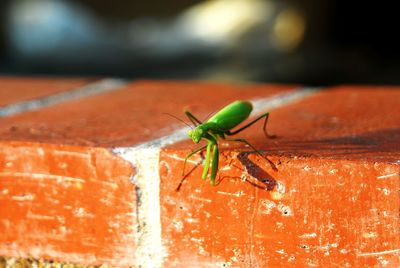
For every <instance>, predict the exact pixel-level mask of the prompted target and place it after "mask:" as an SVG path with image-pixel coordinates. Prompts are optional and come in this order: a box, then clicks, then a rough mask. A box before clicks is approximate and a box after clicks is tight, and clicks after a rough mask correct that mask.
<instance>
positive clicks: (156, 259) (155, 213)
mask: <svg viewBox="0 0 400 268" xmlns="http://www.w3.org/2000/svg"><path fill="white" fill-rule="evenodd" d="M318 90H319V88H310V87H304V88H301V89H297V90H295V91H291V92H286V93H281V94H276V95H273V96H270V97H266V98H258V99H254V100H251V103H252V104H253V112H254V114H255V115H257V114H259V113H262V112H265V111H270V110H272V109H275V108H278V107H283V106H285V105H287V104H290V103H293V102H296V101H299V100H302V99H305V98H306V97H308V96H311V95H313V94H315V93H316V92H317V91H318ZM188 130H189V127H184V128H180V129H177V130H176V131H174V132H173V133H171V134H169V135H167V136H163V137H160V138H157V139H154V140H151V141H147V142H144V143H141V144H138V145H135V146H132V147H117V148H114V149H113V153H115V154H117V155H119V156H120V157H121V158H123V159H125V160H127V161H128V162H130V163H131V165H132V166H133V167H134V168H135V170H136V172H135V175H134V176H133V177H132V183H134V184H135V185H136V187H137V188H138V190H137V198H138V200H137V204H138V206H137V209H138V210H137V212H136V213H137V219H138V221H139V222H138V225H139V228H138V234H137V236H136V237H137V239H138V241H137V242H138V246H137V250H136V254H135V259H136V260H137V265H139V266H142V267H162V262H163V258H164V256H165V255H166V254H168V253H167V252H165V250H164V249H163V245H162V236H161V205H160V176H159V173H158V171H159V155H160V151H161V148H163V147H165V146H167V145H170V144H173V143H176V142H178V141H182V140H185V139H188V137H187V131H188Z"/></svg>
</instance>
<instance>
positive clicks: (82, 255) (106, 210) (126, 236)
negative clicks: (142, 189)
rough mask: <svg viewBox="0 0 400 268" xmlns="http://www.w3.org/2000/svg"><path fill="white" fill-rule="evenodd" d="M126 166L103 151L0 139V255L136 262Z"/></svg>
mask: <svg viewBox="0 0 400 268" xmlns="http://www.w3.org/2000/svg"><path fill="white" fill-rule="evenodd" d="M132 173H133V170H132V167H131V166H130V165H129V164H128V163H126V162H125V161H123V160H121V159H120V158H118V157H116V156H115V155H112V154H111V153H110V152H108V151H107V150H105V149H101V148H87V147H86V148H85V147H72V146H64V145H46V144H37V143H35V144H32V143H21V142H1V143H0V217H1V220H0V255H3V256H22V257H35V258H48V259H55V260H59V261H68V262H77V263H86V264H102V263H109V264H114V265H127V264H132V263H133V262H134V251H135V246H136V245H135V239H134V238H135V237H134V236H135V234H136V227H137V226H136V222H135V221H136V218H135V213H136V195H135V186H134V185H133V184H132V183H131V182H130V175H131V174H132Z"/></svg>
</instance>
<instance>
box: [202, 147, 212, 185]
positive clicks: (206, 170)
mask: <svg viewBox="0 0 400 268" xmlns="http://www.w3.org/2000/svg"><path fill="white" fill-rule="evenodd" d="M213 144H214V143H213V142H212V141H208V143H207V145H206V146H207V152H206V159H205V161H204V168H203V174H202V175H201V178H202V179H203V180H205V179H206V178H207V173H208V168H209V167H210V155H211V147H212V146H213Z"/></svg>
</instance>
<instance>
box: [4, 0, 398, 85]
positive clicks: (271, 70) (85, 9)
mask: <svg viewBox="0 0 400 268" xmlns="http://www.w3.org/2000/svg"><path fill="white" fill-rule="evenodd" d="M398 13H399V12H398V9H397V8H395V6H394V3H389V1H387V2H376V1H375V2H369V1H344V0H326V1H319V0H303V1H289V0H288V1H266V0H210V1H195V0H186V1H182V0H170V1H154V0H147V1H109V0H86V1H84V0H82V1H62V0H14V1H10V0H9V1H4V0H3V1H2V2H1V3H0V20H1V24H0V75H10V74H11V75H56V76H60V75H66V76H70V75H74V76H75V75H78V76H87V75H90V76H92V75H93V76H117V77H126V78H131V79H139V78H151V79H160V78H162V79H200V80H219V81H260V82H278V83H304V84H309V85H332V84H340V83H358V84H399V83H400V64H399V63H400V61H399V60H400V53H399V48H400V46H399V41H398V39H399V38H398V35H399V24H400V23H399V21H398V17H399V15H398Z"/></svg>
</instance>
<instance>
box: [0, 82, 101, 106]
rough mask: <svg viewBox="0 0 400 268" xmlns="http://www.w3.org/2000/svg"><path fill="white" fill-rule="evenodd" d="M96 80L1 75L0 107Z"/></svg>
mask: <svg viewBox="0 0 400 268" xmlns="http://www.w3.org/2000/svg"><path fill="white" fill-rule="evenodd" d="M94 80H95V79H84V78H44V77H29V78H23V77H0V107H1V106H5V105H7V104H12V103H15V102H19V101H27V100H30V99H35V98H40V97H45V96H48V95H51V94H54V93H58V92H62V91H68V90H70V89H75V88H78V87H81V86H84V85H86V84H88V83H91V82H93V81H94Z"/></svg>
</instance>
